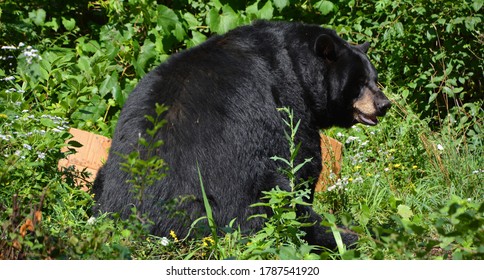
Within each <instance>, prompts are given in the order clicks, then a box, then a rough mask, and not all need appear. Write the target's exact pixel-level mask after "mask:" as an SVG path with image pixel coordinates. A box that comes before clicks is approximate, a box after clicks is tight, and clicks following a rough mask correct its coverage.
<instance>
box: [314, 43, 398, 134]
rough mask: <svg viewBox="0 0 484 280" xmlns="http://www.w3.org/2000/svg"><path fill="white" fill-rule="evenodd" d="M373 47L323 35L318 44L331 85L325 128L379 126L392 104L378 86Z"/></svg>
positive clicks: (318, 50) (316, 44) (329, 86)
mask: <svg viewBox="0 0 484 280" xmlns="http://www.w3.org/2000/svg"><path fill="white" fill-rule="evenodd" d="M369 47H370V44H369V43H368V42H366V43H363V44H361V45H350V44H348V43H347V42H346V41H344V40H342V39H341V38H339V37H337V36H336V35H331V34H323V35H321V36H319V37H318V38H317V40H316V43H315V51H316V53H317V54H318V55H319V56H320V57H322V58H323V60H324V63H325V67H326V71H327V72H326V78H327V84H328V89H327V90H328V100H327V117H326V119H328V120H330V122H326V123H325V126H331V125H336V126H340V127H350V126H352V125H353V124H355V123H362V124H365V125H376V124H377V123H378V119H377V117H380V116H384V115H385V113H386V112H387V110H388V109H389V108H390V107H391V102H390V100H388V98H387V97H386V96H385V94H383V92H382V91H381V90H380V88H379V87H378V74H377V72H376V70H375V67H374V66H373V65H372V64H371V62H370V60H369V59H368V56H367V55H366V53H367V51H368V49H369Z"/></svg>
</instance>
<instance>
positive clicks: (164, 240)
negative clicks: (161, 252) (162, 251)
mask: <svg viewBox="0 0 484 280" xmlns="http://www.w3.org/2000/svg"><path fill="white" fill-rule="evenodd" d="M160 243H161V245H163V246H168V244H170V240H169V239H168V238H166V237H162V238H161V240H160Z"/></svg>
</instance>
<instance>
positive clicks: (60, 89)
mask: <svg viewBox="0 0 484 280" xmlns="http://www.w3.org/2000/svg"><path fill="white" fill-rule="evenodd" d="M482 6H483V1H482V0H461V1H450V0H430V1H427V0H417V1H413V0H398V1H390V0H372V1H354V0H338V1H336V0H334V1H333V0H330V1H296V0H251V1H235V0H214V1H201V0H183V1H151V0H130V1H117V0H116V1H115V0H108V1H104V0H103V1H100V0H99V1H74V0H66V1H62V2H59V1H47V0H36V1H32V0H21V1H13V0H5V1H2V3H1V5H0V38H1V39H0V47H1V49H0V151H1V154H0V223H1V232H0V258H10V259H13V258H29V259H32V258H34V259H35V258H40V259H45V258H58V259H59V258H60V259H63V258H65V259H98V258H102V259H113V258H138V259H156V258H168V259H226V258H280V259H294V258H296V259H304V258H342V259H351V258H360V259H361V258H363V259H364V258H370V259H379V258H380V259H415V258H418V259H433V258H452V259H482V253H483V248H482V245H481V244H482V232H483V230H482V213H483V207H482V197H483V194H482V189H483V188H482V182H484V180H483V178H482V177H483V175H484V171H483V170H484V169H483V165H484V162H483V157H482V144H483V139H482V135H483V129H482V125H483V124H482V120H483V116H484V110H483V109H482V105H483V100H482V94H481V93H482V92H483V88H482V82H481V81H482V80H484V79H483V73H484V71H483V70H484V69H483V68H484V66H483V65H484V64H483V63H482V58H483V56H484V53H483V48H482V41H483V40H482V30H481V29H482V21H483V15H482ZM255 19H270V20H288V21H303V22H307V23H315V24H323V25H324V26H327V27H331V28H334V29H336V30H337V32H338V33H339V34H340V35H341V36H342V37H344V38H345V39H348V40H349V41H351V42H354V43H357V42H358V43H361V42H363V41H370V42H371V43H372V49H371V50H370V51H369V56H370V58H371V60H372V61H373V62H374V64H375V66H376V67H377V70H378V72H379V73H380V77H379V78H380V81H381V83H382V84H383V85H382V87H383V88H384V90H385V92H387V95H389V96H390V97H391V98H392V99H393V101H394V104H395V106H394V107H393V108H392V110H391V111H390V112H389V114H388V116H387V117H385V118H384V120H383V121H382V122H381V123H380V125H379V126H377V127H363V126H357V127H355V128H353V129H351V130H349V131H343V130H340V129H332V130H329V131H326V133H327V134H329V135H330V136H333V137H334V138H336V139H338V140H340V141H341V142H343V143H344V144H345V155H344V157H343V158H344V162H343V172H342V174H341V177H339V178H337V177H335V178H334V182H333V183H332V185H330V186H328V190H329V191H327V192H323V193H320V194H317V195H316V200H315V203H314V207H315V209H316V210H317V211H318V212H320V213H323V214H324V213H326V214H325V222H324V223H325V224H326V225H327V226H330V227H335V225H336V224H344V225H346V226H347V227H349V228H351V229H352V230H353V231H355V232H357V233H358V234H359V235H360V241H359V242H358V248H357V250H346V249H345V248H342V247H341V246H340V248H338V249H339V250H338V251H337V252H330V254H329V253H328V254H327V253H324V254H322V255H321V256H316V255H314V254H311V253H310V250H311V249H312V247H311V246H308V245H306V244H304V243H301V242H300V237H301V235H302V232H301V230H300V227H301V226H304V225H303V224H301V221H299V220H297V219H293V218H294V217H295V214H294V213H295V212H294V207H295V205H298V203H301V202H303V201H304V197H306V196H307V194H305V193H303V192H301V189H300V188H299V187H298V186H299V185H300V184H301V183H302V182H298V181H296V180H295V178H296V177H295V174H296V173H297V170H298V168H300V165H298V164H300V163H298V164H296V163H295V162H294V158H292V157H290V158H288V159H282V158H278V157H275V158H274V160H276V161H278V162H279V163H281V164H283V165H285V166H286V168H285V169H284V170H282V172H283V173H284V174H285V175H286V176H287V177H288V179H289V181H290V182H291V191H289V190H282V189H280V188H279V189H277V188H276V189H274V190H273V191H271V192H268V193H267V194H266V198H267V199H268V200H266V201H263V202H262V203H264V205H266V206H267V207H271V208H272V209H273V211H274V213H275V214H274V216H273V218H269V220H267V227H265V228H264V229H262V231H261V232H259V233H258V234H257V235H255V236H249V237H247V236H242V235H241V234H240V231H238V229H234V228H233V224H234V223H232V224H231V225H229V227H228V228H218V231H219V234H220V232H222V233H224V234H225V235H223V236H220V237H218V238H217V237H214V236H215V235H213V236H212V237H206V238H203V239H201V240H181V241H180V240H178V238H177V237H176V233H173V234H172V235H171V236H167V237H154V236H149V235H147V233H146V231H145V227H146V225H147V224H149V221H148V220H147V219H146V218H144V217H141V216H140V215H139V213H137V211H136V209H133V213H132V215H131V217H130V218H129V219H128V220H127V221H123V220H121V219H119V218H117V217H116V216H115V215H110V216H109V218H108V217H106V216H102V217H98V218H96V219H94V218H90V216H91V213H90V212H89V208H90V206H91V205H92V203H93V202H92V198H91V197H90V196H89V194H88V193H86V192H83V191H80V190H79V189H78V187H76V184H79V182H81V183H82V184H85V185H87V186H89V184H88V183H87V182H86V181H84V179H85V178H86V173H85V172H75V171H74V170H73V169H72V168H68V169H65V170H58V169H57V162H58V160H59V159H62V158H63V157H65V155H66V153H71V152H72V151H71V150H69V146H70V147H75V146H76V145H78V143H75V142H70V143H69V145H67V146H66V145H65V144H64V143H65V141H66V140H67V141H68V139H69V137H70V134H69V133H68V132H67V128H68V127H69V126H70V127H76V128H80V129H85V130H89V131H93V132H97V133H100V134H103V135H107V136H111V135H112V133H113V131H114V127H115V126H116V122H117V119H118V116H119V111H120V109H121V107H122V106H123V104H124V102H125V101H126V98H127V96H128V94H129V93H130V92H131V91H132V89H133V88H134V87H135V85H136V84H137V83H138V82H139V80H140V79H141V78H142V77H143V76H144V75H145V74H146V73H147V72H148V71H150V70H151V69H153V68H154V67H156V65H158V64H159V63H161V62H162V61H165V60H166V59H167V58H168V57H169V55H171V54H172V53H176V52H178V51H180V50H183V49H185V48H190V47H194V46H196V45H198V44H200V43H202V42H203V41H205V40H206V39H207V38H208V37H209V36H211V35H214V34H223V33H226V32H227V31H229V30H231V29H233V28H235V27H237V26H239V25H242V24H248V23H250V22H251V21H253V20H255ZM158 108H159V109H160V110H162V109H161V107H158ZM160 114H161V112H160ZM160 114H158V115H160ZM150 121H151V123H153V124H154V127H153V130H152V132H154V131H156V127H158V125H162V123H163V121H162V120H161V119H159V118H156V117H154V116H153V117H151V119H150ZM289 124H290V126H291V127H292V128H296V130H297V124H294V123H292V121H291V120H289ZM291 131H293V132H294V129H293V130H291ZM150 133H151V132H150V131H148V132H147V134H146V137H145V136H143V137H142V139H140V140H141V142H140V145H148V146H149V145H152V146H153V145H154V146H156V145H160V144H161V143H158V142H151V140H150V139H152V138H153V135H154V134H153V135H151V134H150ZM288 136H289V137H288V139H292V138H293V137H292V134H291V133H289V134H288ZM290 143H292V145H291V152H290V153H291V155H294V154H296V153H297V149H298V145H295V144H294V142H290ZM66 147H67V150H66V152H61V151H60V149H61V148H64V149H65V148H66ZM126 160H127V162H126V166H125V168H127V169H128V170H130V171H131V172H132V173H133V175H135V174H138V175H137V176H134V177H133V184H134V185H137V186H138V187H135V192H136V193H137V194H138V198H139V199H142V194H143V192H144V189H145V188H146V187H149V185H151V184H152V182H153V180H156V179H159V178H157V176H156V174H157V172H159V173H158V174H159V175H162V174H163V173H164V172H163V171H164V170H165V169H164V168H166V167H165V165H164V162H163V161H162V159H157V158H153V157H151V156H150V155H141V154H132V155H127V158H126ZM301 164H303V163H301ZM158 167H159V169H158ZM203 168H210V167H203ZM144 171H149V172H151V173H150V174H152V175H153V176H147V177H146V178H144V179H142V178H143V176H139V175H140V174H141V173H143V172H144ZM173 203H179V202H177V201H174V202H173ZM328 213H332V214H328ZM233 222H234V221H233ZM283 226H287V228H284V227H283ZM269 233H270V234H269ZM334 234H335V237H336V238H338V232H337V231H334ZM215 238H217V240H215ZM274 244H278V245H279V247H277V246H276V245H274ZM271 246H272V247H271Z"/></svg>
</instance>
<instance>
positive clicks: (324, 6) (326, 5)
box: [314, 0, 334, 15]
mask: <svg viewBox="0 0 484 280" xmlns="http://www.w3.org/2000/svg"><path fill="white" fill-rule="evenodd" d="M314 7H316V8H317V9H318V10H319V11H320V12H321V14H323V15H327V14H329V13H331V12H332V11H333V9H334V4H333V3H332V2H330V1H326V0H323V1H319V2H317V3H315V4H314Z"/></svg>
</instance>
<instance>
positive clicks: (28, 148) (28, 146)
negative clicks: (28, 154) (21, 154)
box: [22, 144, 32, 151]
mask: <svg viewBox="0 0 484 280" xmlns="http://www.w3.org/2000/svg"><path fill="white" fill-rule="evenodd" d="M22 146H23V147H24V149H27V150H29V151H30V150H32V146H30V145H29V144H23V145H22Z"/></svg>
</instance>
